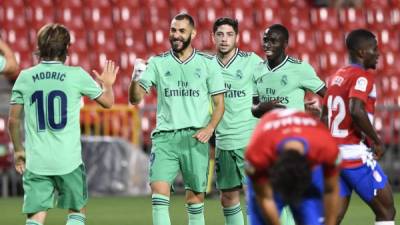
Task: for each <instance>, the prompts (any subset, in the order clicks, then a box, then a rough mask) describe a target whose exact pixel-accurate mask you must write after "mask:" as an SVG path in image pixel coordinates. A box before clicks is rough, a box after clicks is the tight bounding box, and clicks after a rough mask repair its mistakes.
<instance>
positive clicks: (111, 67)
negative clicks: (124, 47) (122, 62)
mask: <svg viewBox="0 0 400 225" xmlns="http://www.w3.org/2000/svg"><path fill="white" fill-rule="evenodd" d="M118 71H119V66H115V63H114V61H112V60H106V64H105V65H104V67H103V72H102V73H101V74H99V73H98V72H97V71H96V70H93V73H94V74H95V76H96V78H97V80H98V81H99V82H100V83H101V84H103V85H107V86H112V85H113V84H114V82H115V79H116V77H117V73H118Z"/></svg>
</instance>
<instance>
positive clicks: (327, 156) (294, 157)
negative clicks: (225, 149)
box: [245, 109, 339, 225]
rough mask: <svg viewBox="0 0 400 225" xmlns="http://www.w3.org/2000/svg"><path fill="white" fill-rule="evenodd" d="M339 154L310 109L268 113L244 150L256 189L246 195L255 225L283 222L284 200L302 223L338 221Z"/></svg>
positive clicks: (312, 223)
mask: <svg viewBox="0 0 400 225" xmlns="http://www.w3.org/2000/svg"><path fill="white" fill-rule="evenodd" d="M315 134H318V138H316V136H315ZM338 153H339V150H338V147H337V145H336V143H335V141H334V139H333V138H332V137H331V135H330V133H329V131H328V130H327V129H326V127H325V126H324V124H323V123H322V122H320V121H319V120H318V119H315V118H314V117H313V116H311V115H310V114H308V113H305V112H301V111H298V110H294V109H276V110H273V111H271V112H270V113H267V114H266V115H265V116H264V117H263V118H262V119H261V121H260V123H259V124H258V125H257V127H256V129H255V131H254V133H253V136H252V137H251V139H250V144H249V147H248V148H247V151H246V153H245V158H246V163H247V164H246V172H247V174H248V175H249V177H250V178H249V179H250V181H251V182H249V185H252V189H253V190H254V192H249V195H248V201H249V216H250V221H251V225H265V224H271V225H279V224H281V223H280V221H279V212H280V211H281V210H282V208H283V206H285V205H288V206H290V209H291V210H292V212H293V215H294V218H295V221H296V223H297V224H299V225H306V224H307V225H323V224H324V225H334V224H336V215H337V212H338V202H339V182H338V176H339V168H338V155H339V154H338ZM324 217H325V218H324Z"/></svg>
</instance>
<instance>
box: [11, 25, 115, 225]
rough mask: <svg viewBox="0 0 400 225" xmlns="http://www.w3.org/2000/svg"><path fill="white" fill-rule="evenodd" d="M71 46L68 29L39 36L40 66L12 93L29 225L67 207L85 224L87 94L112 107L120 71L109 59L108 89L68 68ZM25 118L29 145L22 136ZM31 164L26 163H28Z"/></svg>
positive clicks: (74, 222)
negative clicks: (83, 116) (83, 120)
mask: <svg viewBox="0 0 400 225" xmlns="http://www.w3.org/2000/svg"><path fill="white" fill-rule="evenodd" d="M69 46H70V34H69V31H68V30H67V28H65V27H64V26H62V25H59V24H47V25H45V26H44V27H42V28H41V29H40V30H39V32H38V35H37V47H38V56H39V61H40V62H39V64H38V65H35V66H33V67H31V68H28V69H25V70H23V71H22V72H21V73H20V75H19V76H18V79H17V81H16V83H15V85H14V87H13V89H12V96H11V107H10V113H9V120H8V124H9V133H10V137H11V140H12V143H13V145H14V158H15V168H16V170H17V172H18V173H20V174H23V188H24V192H25V194H24V205H23V212H24V213H25V214H27V217H28V218H27V220H26V225H41V224H44V221H45V218H46V215H47V211H48V209H50V208H53V204H54V198H55V191H57V193H58V198H57V205H58V207H60V208H63V209H67V210H68V212H69V214H68V219H67V225H84V224H85V220H86V219H85V205H86V203H87V197H88V195H87V185H86V178H85V177H86V173H85V167H84V165H83V162H82V157H81V142H80V128H79V127H80V126H79V111H80V106H81V98H82V96H84V95H85V96H88V97H90V98H91V99H94V100H96V102H98V103H99V104H100V105H101V106H103V107H105V108H110V107H111V106H112V105H113V103H114V95H113V90H112V85H113V83H114V81H115V77H116V74H117V72H118V69H119V68H118V67H116V66H115V65H114V62H112V61H106V64H105V67H104V71H103V72H102V74H101V75H99V74H98V73H97V72H96V71H93V72H94V73H95V75H96V77H97V79H98V80H99V81H100V83H101V85H102V88H100V87H99V85H98V84H97V83H96V82H95V81H94V80H93V79H92V77H91V76H90V75H89V74H88V73H86V72H85V71H84V70H83V69H82V68H81V67H72V66H66V65H64V62H65V60H66V57H67V54H68V48H69ZM22 114H24V125H25V146H24V145H23V142H22V136H21V134H20V128H21V127H20V125H21V121H22V119H21V118H22ZM25 160H26V161H25Z"/></svg>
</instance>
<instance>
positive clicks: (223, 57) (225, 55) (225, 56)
mask: <svg viewBox="0 0 400 225" xmlns="http://www.w3.org/2000/svg"><path fill="white" fill-rule="evenodd" d="M236 51H237V48H234V49H232V50H231V51H229V52H227V53H222V52H218V53H217V57H218V59H219V61H221V62H222V64H224V65H226V64H227V63H228V62H229V61H231V59H232V58H233V57H234V56H235V55H236Z"/></svg>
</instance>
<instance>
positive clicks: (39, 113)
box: [10, 61, 102, 175]
mask: <svg viewBox="0 0 400 225" xmlns="http://www.w3.org/2000/svg"><path fill="white" fill-rule="evenodd" d="M101 94H102V90H101V88H100V87H99V86H98V85H97V83H96V82H95V81H94V80H93V79H92V77H91V76H90V75H89V74H88V73H86V72H85V71H84V70H83V69H82V68H81V67H72V66H66V65H64V64H62V63H61V62H57V61H42V62H41V63H40V64H38V65H36V66H33V67H31V68H28V69H26V70H23V71H22V72H21V73H20V75H19V76H18V79H17V81H16V82H15V85H14V87H13V89H12V95H11V102H10V103H11V104H20V105H24V113H25V118H24V120H25V121H24V126H25V151H26V167H27V169H28V170H29V171H31V172H33V173H36V174H39V175H63V174H67V173H70V172H72V171H73V170H74V169H76V168H77V167H78V166H79V165H80V164H81V163H82V157H81V141H80V138H81V132H80V130H81V129H80V119H79V114H80V113H79V111H80V107H81V98H82V96H84V95H86V96H88V97H89V98H91V99H95V98H97V97H99V96H100V95H101Z"/></svg>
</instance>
